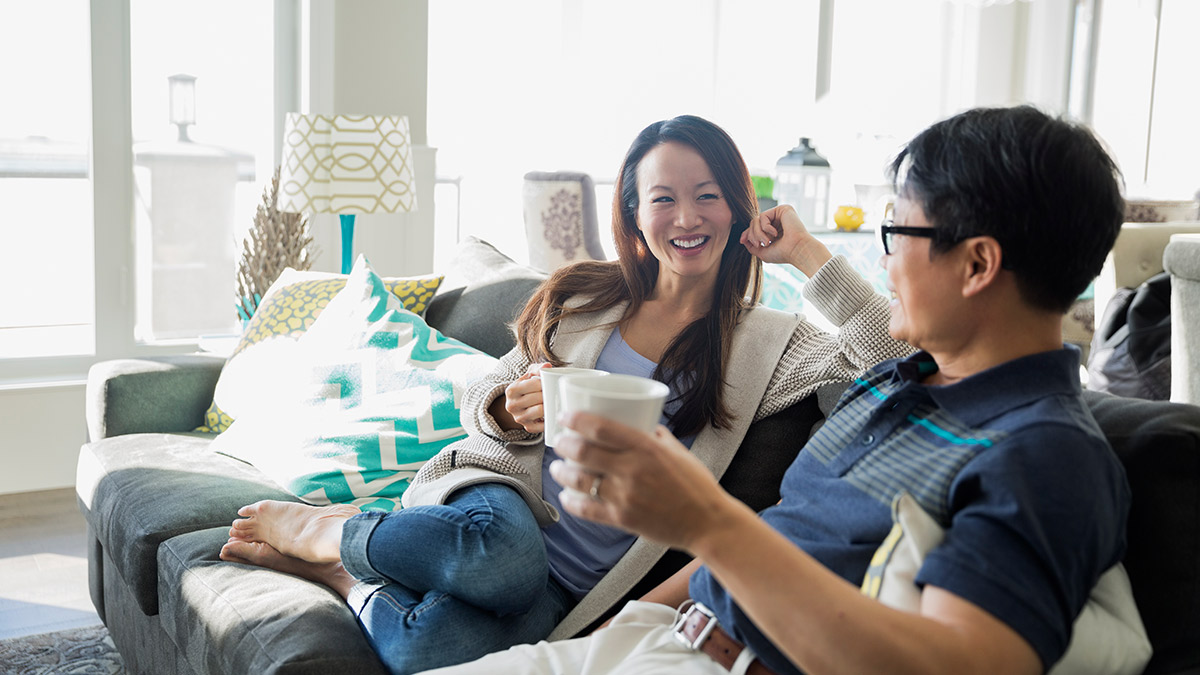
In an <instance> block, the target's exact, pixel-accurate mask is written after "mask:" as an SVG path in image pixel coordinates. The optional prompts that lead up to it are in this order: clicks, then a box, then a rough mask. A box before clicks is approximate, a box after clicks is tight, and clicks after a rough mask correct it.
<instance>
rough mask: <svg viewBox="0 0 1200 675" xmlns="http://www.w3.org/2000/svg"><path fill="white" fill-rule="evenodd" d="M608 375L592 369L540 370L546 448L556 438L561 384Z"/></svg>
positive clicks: (560, 407)
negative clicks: (575, 378)
mask: <svg viewBox="0 0 1200 675" xmlns="http://www.w3.org/2000/svg"><path fill="white" fill-rule="evenodd" d="M607 375H608V373H606V372H604V371H603V370H595V369H593V368H571V367H567V366H562V367H557V368H542V369H541V370H540V371H539V373H538V376H539V377H541V378H542V416H543V417H544V418H545V420H546V430H545V431H544V432H543V438H545V439H546V447H548V448H552V447H554V441H555V440H556V439H557V438H558V433H559V431H560V430H559V428H558V415H559V411H560V410H562V406H561V405H560V402H561V401H562V391H563V389H562V383H563V382H565V381H566V380H567V378H570V377H596V376H607Z"/></svg>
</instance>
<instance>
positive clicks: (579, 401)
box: [562, 375, 671, 433]
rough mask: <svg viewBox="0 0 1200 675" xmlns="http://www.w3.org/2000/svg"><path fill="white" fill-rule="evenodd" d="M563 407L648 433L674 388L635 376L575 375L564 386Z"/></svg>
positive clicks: (653, 427)
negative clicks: (592, 414) (598, 416)
mask: <svg viewBox="0 0 1200 675" xmlns="http://www.w3.org/2000/svg"><path fill="white" fill-rule="evenodd" d="M562 388H563V391H562V409H563V411H564V412H567V411H577V410H578V411H583V412H590V413H594V414H596V415H600V416H601V417H607V418H608V419H611V420H614V421H616V422H620V423H621V424H625V425H627V426H631V427H633V428H635V429H641V430H642V431H645V432H647V433H650V432H653V431H654V429H655V428H656V427H657V426H658V422H659V420H660V419H661V418H662V411H663V404H664V403H666V401H667V395H668V394H670V393H671V389H670V388H669V387H667V385H665V384H663V383H662V382H659V381H657V380H651V379H649V378H646V377H638V376H636V375H609V376H608V377H572V378H569V379H567V380H566V381H564V382H563V385H562Z"/></svg>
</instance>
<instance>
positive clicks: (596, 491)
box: [588, 476, 604, 501]
mask: <svg viewBox="0 0 1200 675" xmlns="http://www.w3.org/2000/svg"><path fill="white" fill-rule="evenodd" d="M602 480H604V476H593V477H592V487H591V489H589V490H588V495H589V496H590V497H591V498H592V499H595V500H596V501H600V481H602Z"/></svg>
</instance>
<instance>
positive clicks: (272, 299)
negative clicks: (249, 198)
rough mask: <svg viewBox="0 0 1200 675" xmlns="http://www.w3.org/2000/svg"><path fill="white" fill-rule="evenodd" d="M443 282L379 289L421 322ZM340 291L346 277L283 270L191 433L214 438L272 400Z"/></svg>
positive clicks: (393, 282) (389, 281) (436, 278)
mask: <svg viewBox="0 0 1200 675" xmlns="http://www.w3.org/2000/svg"><path fill="white" fill-rule="evenodd" d="M442 279H443V277H442V276H441V275H428V276H420V277H389V278H384V279H383V283H384V285H385V286H386V287H387V289H388V290H389V291H391V292H392V294H394V295H395V296H396V297H397V298H398V299H399V300H400V304H402V305H403V306H404V308H405V309H407V310H408V311H410V312H412V313H414V314H417V315H418V316H423V315H424V314H425V310H426V308H428V307H429V301H430V300H431V299H432V298H433V294H434V293H435V292H437V289H438V286H440V285H441V283H442ZM345 286H346V276H345V275H341V274H330V273H325V272H298V271H296V270H294V269H291V268H288V269H286V270H284V272H283V273H282V274H281V275H279V278H278V279H276V280H275V283H273V284H271V287H270V288H269V289H267V292H266V294H265V296H264V297H263V299H262V301H261V302H259V304H258V309H257V310H255V312H254V316H252V317H251V318H250V321H249V322H248V323H247V324H246V328H245V330H244V331H243V332H242V338H241V339H240V340H239V341H238V344H237V347H235V348H234V350H233V352H232V353H231V354H230V356H229V361H227V362H226V364H225V367H224V368H223V369H222V370H221V377H220V378H219V379H218V380H217V389H216V393H215V394H214V395H213V402H212V405H210V406H209V408H208V411H207V412H205V414H204V424H202V425H201V426H199V427H197V428H196V431H204V432H209V433H220V432H222V431H225V430H226V429H228V428H229V425H230V424H232V423H233V420H235V419H237V417H238V416H239V415H241V414H244V412H245V411H246V410H247V409H248V408H250V407H253V406H255V405H257V404H260V403H262V402H265V401H270V400H271V399H273V398H274V386H275V384H276V383H277V382H280V381H282V380H284V379H285V376H286V370H287V367H288V365H289V362H290V356H291V354H292V351H293V350H294V348H295V342H296V340H297V339H299V338H300V336H301V335H303V334H304V331H306V330H308V327H309V326H311V325H312V323H313V321H315V320H316V318H317V317H318V316H320V314H321V310H322V309H325V305H327V304H329V301H330V299H332V298H333V296H335V295H337V293H338V291H340V290H342V289H343V288H345Z"/></svg>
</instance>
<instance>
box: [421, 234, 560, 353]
mask: <svg viewBox="0 0 1200 675" xmlns="http://www.w3.org/2000/svg"><path fill="white" fill-rule="evenodd" d="M545 279H546V274H545V273H543V272H539V271H537V270H535V269H533V268H532V267H527V266H525V265H520V264H518V263H516V262H514V261H513V260H512V259H511V258H509V257H508V256H506V255H504V254H503V253H501V252H500V251H498V250H496V247H494V246H492V245H491V244H489V243H487V242H486V241H483V240H481V239H476V238H475V237H467V238H466V239H464V240H463V241H462V242H461V243H460V244H459V245H458V250H457V251H456V252H455V255H454V260H453V262H452V263H451V269H450V270H449V271H448V272H447V274H446V279H445V281H444V282H443V283H442V286H441V288H439V289H438V293H437V295H435V296H434V297H433V300H432V301H430V303H429V309H428V310H427V311H426V313H425V320H426V321H428V322H429V325H430V326H433V327H434V328H436V329H438V330H440V331H441V332H442V333H443V334H444V335H448V336H450V337H452V338H457V339H459V340H462V341H463V342H465V343H467V344H469V345H471V346H472V347H475V348H477V349H481V350H483V351H484V352H486V353H488V354H491V355H492V356H495V357H500V356H504V355H505V354H507V353H508V351H509V350H511V349H512V348H513V345H514V344H516V343H515V341H514V338H513V334H512V332H511V331H507V330H499V327H500V326H505V325H507V324H509V323H511V322H512V321H513V320H514V319H516V318H517V315H518V314H519V313H520V311H521V309H522V308H524V307H525V303H526V302H527V301H528V300H529V296H531V295H533V291H534V290H535V289H536V288H537V287H538V286H539V285H540V284H541V283H542V282H543V281H545Z"/></svg>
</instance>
